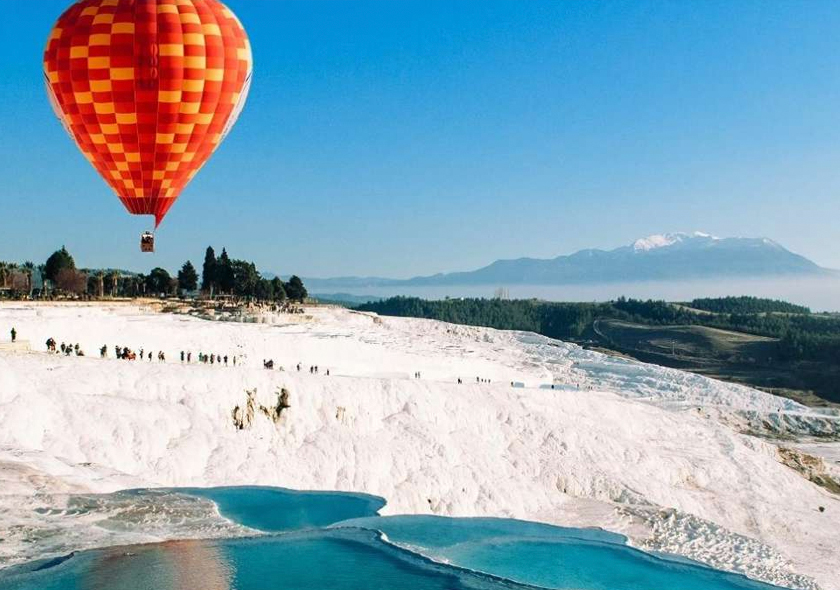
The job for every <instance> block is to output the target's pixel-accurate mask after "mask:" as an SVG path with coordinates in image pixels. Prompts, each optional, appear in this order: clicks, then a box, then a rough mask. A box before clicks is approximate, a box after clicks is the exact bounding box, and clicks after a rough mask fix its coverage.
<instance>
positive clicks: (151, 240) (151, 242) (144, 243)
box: [140, 231, 155, 254]
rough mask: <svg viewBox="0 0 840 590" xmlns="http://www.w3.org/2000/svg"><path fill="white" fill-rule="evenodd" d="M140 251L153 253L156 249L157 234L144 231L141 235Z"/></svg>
mask: <svg viewBox="0 0 840 590" xmlns="http://www.w3.org/2000/svg"><path fill="white" fill-rule="evenodd" d="M140 251H141V252H143V253H144V254H153V253H154V251H155V234H153V233H152V232H148V231H147V232H144V233H143V234H142V235H141V236H140Z"/></svg>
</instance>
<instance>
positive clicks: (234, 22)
mask: <svg viewBox="0 0 840 590" xmlns="http://www.w3.org/2000/svg"><path fill="white" fill-rule="evenodd" d="M252 71H253V59H252V56H251V46H250V43H249V41H248V35H247V34H246V32H245V29H244V28H243V27H242V24H241V23H240V22H239V20H238V19H237V18H236V16H235V15H234V14H233V12H231V10H230V9H229V8H227V7H226V6H225V5H224V4H222V3H221V2H219V1H218V0H80V1H78V2H76V3H75V4H73V5H72V6H71V7H70V8H68V9H67V11H66V12H65V13H64V14H63V15H61V17H60V18H59V19H58V22H57V23H56V25H55V27H54V28H53V30H52V33H51V34H50V38H49V41H48V43H47V48H46V51H45V53H44V74H45V76H46V83H47V89H48V94H49V96H50V99H51V102H52V104H53V107H54V108H55V111H56V114H57V115H58V117H59V119H60V120H61V121H62V123H63V124H64V127H65V128H66V130H67V132H68V133H69V134H70V136H71V137H72V138H73V139H74V140H75V142H76V144H77V145H78V146H79V149H81V151H82V153H83V154H84V155H85V157H86V158H87V159H88V160H89V161H90V163H91V164H93V166H94V168H96V170H97V171H98V172H99V174H100V175H102V177H103V178H104V179H105V181H106V182H107V183H108V184H109V185H110V186H111V188H113V189H114V191H115V192H116V194H117V196H118V197H119V198H120V201H122V203H123V205H125V208H126V209H127V210H128V212H129V213H132V214H134V215H154V217H155V229H157V227H158V226H159V225H160V223H161V221H162V220H163V218H164V217H165V216H166V213H167V212H168V211H169V209H170V207H172V205H173V203H174V202H175V200H176V199H177V198H178V196H179V195H180V194H181V191H183V190H184V187H185V186H186V185H187V184H188V183H189V182H190V180H192V178H193V177H194V176H195V175H196V174H197V173H198V171H199V170H200V169H201V167H202V166H203V165H204V164H205V163H206V162H207V160H208V159H209V158H210V156H211V155H212V154H213V152H214V151H215V150H216V148H218V147H219V144H220V143H221V142H222V140H224V138H225V136H226V135H227V134H228V133H229V132H230V130H231V128H232V127H233V125H234V123H235V122H236V119H237V118H238V117H239V114H240V113H241V112H242V108H243V107H244V105H245V100H246V98H247V95H248V90H249V88H250V83H251V74H252ZM141 249H143V250H144V251H150V250H153V249H154V236H153V234H152V233H151V232H147V233H146V234H144V236H143V238H142V239H141Z"/></svg>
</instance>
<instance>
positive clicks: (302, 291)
mask: <svg viewBox="0 0 840 590" xmlns="http://www.w3.org/2000/svg"><path fill="white" fill-rule="evenodd" d="M285 287H286V295H287V296H288V297H289V299H290V300H291V301H297V302H299V303H303V301H304V300H305V299H306V298H307V297H309V293H307V291H306V287H304V286H303V281H302V280H300V277H298V276H297V275H293V276H292V277H291V278H290V279H289V282H288V283H286V285H285Z"/></svg>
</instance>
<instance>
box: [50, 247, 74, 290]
mask: <svg viewBox="0 0 840 590" xmlns="http://www.w3.org/2000/svg"><path fill="white" fill-rule="evenodd" d="M62 270H76V262H75V261H74V260H73V257H72V256H70V253H69V252H68V251H67V248H65V247H64V246H62V247H61V250H57V251H55V252H53V254H52V255H51V256H50V257H49V258H47V264H46V266H45V268H44V278H46V279H47V280H48V281H53V282H56V281H57V280H58V275H59V273H60V272H61V271H62Z"/></svg>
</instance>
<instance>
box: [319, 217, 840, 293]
mask: <svg viewBox="0 0 840 590" xmlns="http://www.w3.org/2000/svg"><path fill="white" fill-rule="evenodd" d="M836 274H837V273H836V271H832V270H829V269H825V268H822V267H820V266H818V265H817V264H815V263H814V262H811V261H810V260H808V259H807V258H805V257H803V256H800V255H798V254H794V253H793V252H791V251H789V250H787V249H786V248H784V247H783V246H781V245H780V244H778V243H777V242H774V241H773V240H770V239H767V238H718V237H715V236H711V235H709V234H705V233H701V232H695V233H693V234H686V233H673V234H663V235H654V236H649V237H647V238H642V239H640V240H636V241H635V242H634V243H633V244H630V245H629V246H623V247H621V248H616V249H615V250H594V249H590V250H581V251H579V252H575V253H574V254H571V255H568V256H558V257H557V258H552V259H549V260H542V259H536V258H518V259H516V260H497V261H496V262H494V263H492V264H490V265H489V266H485V267H484V268H480V269H478V270H474V271H468V272H453V273H446V274H436V275H432V276H423V277H414V278H411V279H386V278H379V277H337V278H330V279H315V278H307V279H305V282H306V285H307V287H308V288H309V290H310V291H313V292H318V291H323V290H324V289H340V288H353V289H358V288H364V287H396V286H438V285H493V286H506V285H568V284H597V283H610V282H636V281H662V280H674V279H711V278H727V277H729V278H747V277H774V276H787V277H789V276H791V275H802V276H806V275H807V276H819V275H826V276H829V275H836Z"/></svg>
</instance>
